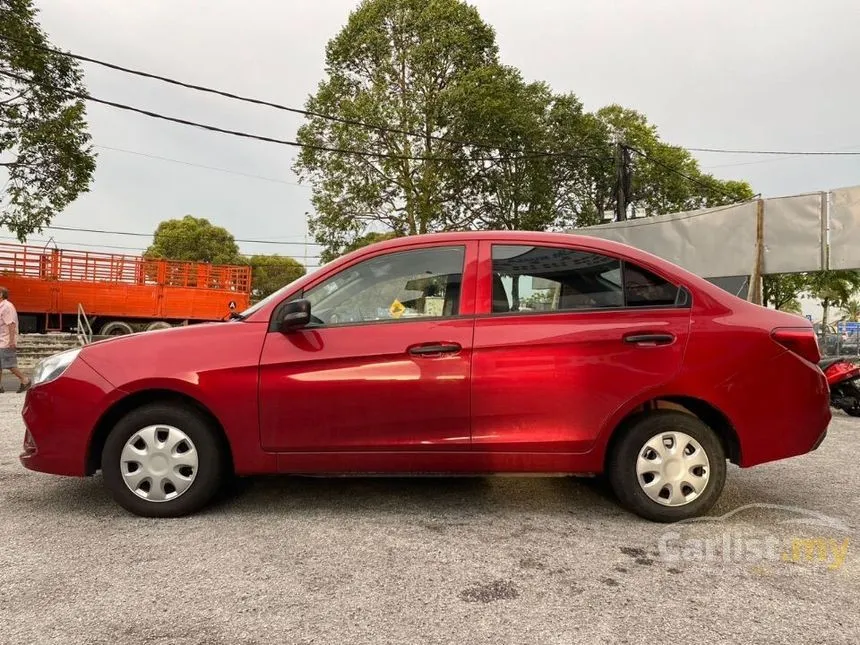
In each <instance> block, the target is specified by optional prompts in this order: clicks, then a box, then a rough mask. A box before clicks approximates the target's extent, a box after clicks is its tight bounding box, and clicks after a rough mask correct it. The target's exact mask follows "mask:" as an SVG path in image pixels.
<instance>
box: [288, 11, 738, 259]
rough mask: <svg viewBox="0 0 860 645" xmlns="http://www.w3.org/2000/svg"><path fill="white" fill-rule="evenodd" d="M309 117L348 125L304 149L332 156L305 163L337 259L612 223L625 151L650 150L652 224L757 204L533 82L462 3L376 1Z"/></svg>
mask: <svg viewBox="0 0 860 645" xmlns="http://www.w3.org/2000/svg"><path fill="white" fill-rule="evenodd" d="M306 108H307V109H308V110H309V111H312V112H315V113H317V114H325V115H330V116H334V117H337V118H339V119H341V120H340V121H333V120H330V119H325V118H322V117H317V116H311V117H309V118H308V120H307V122H306V123H305V125H303V126H302V128H301V129H300V130H299V137H298V138H299V141H301V142H302V143H304V144H308V145H310V146H316V147H315V148H314V147H311V148H304V149H303V150H302V151H301V153H300V154H299V156H298V158H297V160H296V163H295V166H294V169H295V171H296V172H297V173H298V175H299V177H300V178H301V179H302V180H304V181H309V182H310V183H311V185H312V188H313V197H312V200H313V204H314V208H315V214H314V215H313V216H312V217H311V219H310V221H309V226H310V229H311V232H312V233H313V234H314V236H315V238H316V241H317V242H319V243H321V244H322V245H323V248H324V253H325V255H326V256H328V257H332V256H336V255H339V254H341V253H343V252H344V251H345V250H346V249H347V248H349V247H350V245H351V243H352V242H353V241H354V240H358V239H361V238H362V237H363V236H364V235H366V234H367V233H368V231H378V230H380V229H384V230H387V231H391V232H392V233H393V234H395V235H414V234H418V233H427V232H433V231H444V230H461V229H475V228H478V229H498V228H505V229H530V230H546V229H553V228H564V227H571V226H582V225H588V224H594V223H597V222H598V221H600V220H601V219H602V217H603V213H604V212H606V211H611V210H612V209H613V208H614V207H615V200H616V195H617V179H616V164H615V154H616V149H617V143H618V142H622V143H623V144H625V145H627V146H629V148H631V149H633V150H635V151H638V152H634V153H633V155H632V161H631V164H632V170H633V179H632V184H631V186H630V190H629V196H628V200H627V201H628V203H629V204H630V207H631V208H632V209H634V210H635V211H636V213H637V214H640V215H641V214H654V213H663V212H671V211H678V210H690V209H695V208H701V207H708V206H716V205H722V204H727V203H732V202H735V201H742V200H745V199H749V198H751V197H752V196H753V191H752V189H751V188H750V186H749V185H748V184H746V183H745V182H733V181H721V180H718V179H716V178H714V177H713V176H711V175H708V174H706V173H703V172H702V171H701V169H700V168H699V166H698V163H697V162H696V160H695V159H694V158H693V157H692V155H690V153H689V152H688V151H686V150H684V149H683V148H679V147H677V146H670V145H668V144H666V143H665V142H663V141H661V140H660V138H659V136H658V133H657V129H656V128H655V127H654V125H653V124H650V123H649V122H648V121H647V119H646V118H645V116H644V115H642V114H640V113H638V112H636V111H634V110H630V109H626V108H623V107H621V106H617V105H612V106H608V107H605V108H602V109H600V110H598V111H596V112H594V113H589V112H587V111H585V110H584V109H583V106H582V103H581V102H580V101H579V99H578V98H577V97H576V96H575V95H573V94H556V93H554V92H553V91H552V90H551V88H550V87H549V86H548V85H547V84H545V83H542V82H528V81H526V80H525V79H523V78H522V75H521V73H520V72H519V71H518V70H517V69H515V68H512V67H508V66H505V65H503V64H502V63H501V62H500V60H499V57H498V49H497V46H496V42H495V33H494V32H493V29H492V28H491V27H490V26H489V25H487V24H486V23H485V22H484V21H483V20H482V19H481V17H480V15H479V14H478V12H477V10H476V9H475V8H474V7H471V6H470V5H468V4H466V3H465V2H462V1H461V0H430V1H427V0H364V2H362V3H361V4H360V5H359V7H358V8H357V9H356V10H355V11H353V12H352V14H351V15H350V17H349V20H348V22H347V25H346V26H345V27H344V28H343V30H342V31H341V32H340V33H339V34H338V35H337V36H335V37H334V38H333V39H332V40H331V41H330V42H329V43H328V46H327V48H326V76H325V78H324V79H323V81H322V82H321V83H320V85H319V87H318V89H317V92H316V93H315V94H314V95H313V96H311V97H310V98H309V99H308V101H307V104H306ZM355 122H363V123H365V124H372V125H377V126H382V127H387V128H389V129H388V130H383V129H381V128H377V129H374V128H368V127H364V126H362V125H358V124H356V123H355ZM392 130H397V131H399V132H395V131H392ZM320 148H328V149H329V150H321V149H320ZM332 148H339V149H350V150H361V151H364V152H370V153H376V154H379V155H384V157H383V158H375V157H371V156H356V155H350V154H344V153H341V152H336V151H331V149H332ZM639 152H641V153H642V154H638V153H639ZM684 175H686V177H685V176H684Z"/></svg>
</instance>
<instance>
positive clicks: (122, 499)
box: [102, 403, 225, 517]
mask: <svg viewBox="0 0 860 645" xmlns="http://www.w3.org/2000/svg"><path fill="white" fill-rule="evenodd" d="M224 473H225V467H224V454H223V450H222V447H221V442H220V441H219V436H218V434H217V432H216V431H215V430H214V429H213V428H212V426H211V424H210V423H209V422H208V421H207V420H206V419H205V418H204V417H203V416H202V415H200V414H199V413H198V412H196V411H195V410H193V409H191V408H189V407H185V406H181V405H176V404H168V403H152V404H149V405H146V406H143V407H141V408H138V409H136V410H133V411H131V412H130V413H128V414H127V415H126V416H125V417H123V418H122V420H120V422H119V423H117V425H116V426H115V427H114V429H113V430H112V431H111V433H110V435H109V436H108V438H107V441H106V442H105V447H104V450H103V452H102V474H103V476H104V480H105V484H106V485H107V488H108V490H110V492H111V494H112V495H113V497H114V499H115V500H116V501H117V503H119V504H120V505H121V506H122V507H123V508H125V509H126V510H128V511H130V512H132V513H134V514H136V515H141V516H144V517H179V516H182V515H188V514H190V513H193V512H195V511H197V510H199V509H201V508H203V507H204V506H205V505H206V504H207V503H209V501H211V499H212V498H213V497H214V495H215V494H216V493H217V492H218V489H219V486H220V483H221V481H222V479H223V476H224Z"/></svg>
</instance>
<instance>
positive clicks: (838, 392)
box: [818, 358, 860, 417]
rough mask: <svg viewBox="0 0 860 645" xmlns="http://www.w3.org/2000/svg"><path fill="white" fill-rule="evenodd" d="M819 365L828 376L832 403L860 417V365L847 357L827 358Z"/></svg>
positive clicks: (853, 415)
mask: <svg viewBox="0 0 860 645" xmlns="http://www.w3.org/2000/svg"><path fill="white" fill-rule="evenodd" d="M818 366H819V367H820V368H821V370H822V371H823V372H824V376H825V377H827V385H828V386H829V387H830V405H832V406H833V407H834V408H837V409H839V410H843V411H845V412H846V413H848V414H850V415H851V416H852V417H860V366H858V365H857V364H856V363H854V362H853V361H850V360H848V359H846V358H825V359H824V360H823V361H821V362H819V363H818Z"/></svg>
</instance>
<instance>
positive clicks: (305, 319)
mask: <svg viewBox="0 0 860 645" xmlns="http://www.w3.org/2000/svg"><path fill="white" fill-rule="evenodd" d="M310 321H311V303H310V301H309V300H294V301H293V302H288V303H287V304H285V305H284V308H283V309H282V310H281V322H280V323H279V327H278V328H279V329H280V331H281V333H282V334H286V333H288V332H291V331H293V330H296V329H301V328H302V327H304V326H305V325H307V324H308V323H309V322H310Z"/></svg>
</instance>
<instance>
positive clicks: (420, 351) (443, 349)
mask: <svg viewBox="0 0 860 645" xmlns="http://www.w3.org/2000/svg"><path fill="white" fill-rule="evenodd" d="M461 349H463V348H462V346H461V345H460V343H427V344H422V345H412V346H411V347H410V348H409V349H408V350H406V351H408V352H409V353H410V354H412V355H413V356H423V357H425V358H433V357H434V356H442V355H443V354H456V353H457V352H459V351H460V350H461Z"/></svg>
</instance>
